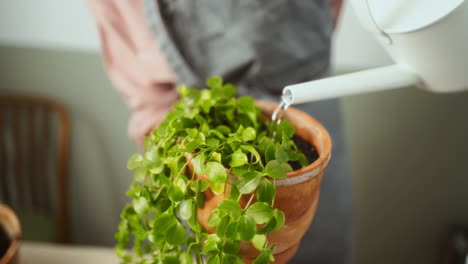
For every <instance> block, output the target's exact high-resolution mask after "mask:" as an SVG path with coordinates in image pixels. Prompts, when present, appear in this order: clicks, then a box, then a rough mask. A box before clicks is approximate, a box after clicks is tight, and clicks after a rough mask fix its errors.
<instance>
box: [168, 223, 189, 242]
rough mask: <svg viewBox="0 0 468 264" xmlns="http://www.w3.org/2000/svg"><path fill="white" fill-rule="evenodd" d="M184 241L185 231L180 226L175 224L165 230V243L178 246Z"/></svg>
mask: <svg viewBox="0 0 468 264" xmlns="http://www.w3.org/2000/svg"><path fill="white" fill-rule="evenodd" d="M185 240H186V238H185V229H184V227H183V226H182V225H181V224H179V223H177V224H175V225H173V226H172V227H171V228H169V229H168V230H167V233H166V241H167V243H169V244H171V245H173V246H178V245H180V244H183V243H184V242H185Z"/></svg>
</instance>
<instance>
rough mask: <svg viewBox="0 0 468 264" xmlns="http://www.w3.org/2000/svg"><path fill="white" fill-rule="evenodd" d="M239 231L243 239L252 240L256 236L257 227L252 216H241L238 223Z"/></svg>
mask: <svg viewBox="0 0 468 264" xmlns="http://www.w3.org/2000/svg"><path fill="white" fill-rule="evenodd" d="M237 231H238V232H239V237H240V239H241V240H244V241H250V240H252V238H253V237H254V236H255V232H256V231H257V227H256V225H255V222H254V220H253V219H252V218H251V217H249V216H247V215H243V216H241V217H240V218H239V222H238V223H237Z"/></svg>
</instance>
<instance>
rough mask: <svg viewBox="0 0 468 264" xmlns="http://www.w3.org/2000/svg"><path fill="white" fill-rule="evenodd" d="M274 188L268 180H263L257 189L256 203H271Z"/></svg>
mask: <svg viewBox="0 0 468 264" xmlns="http://www.w3.org/2000/svg"><path fill="white" fill-rule="evenodd" d="M275 193H276V192H275V186H274V185H273V183H271V182H270V181H269V180H266V179H265V180H264V181H262V182H261V183H260V185H259V186H258V188H257V201H259V202H265V203H268V204H269V203H271V202H272V201H273V198H274V197H275Z"/></svg>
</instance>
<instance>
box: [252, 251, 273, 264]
mask: <svg viewBox="0 0 468 264" xmlns="http://www.w3.org/2000/svg"><path fill="white" fill-rule="evenodd" d="M270 258H273V255H272V253H271V250H265V251H262V253H260V255H258V257H257V258H256V259H255V260H254V261H253V264H269V263H270Z"/></svg>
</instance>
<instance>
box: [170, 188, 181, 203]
mask: <svg viewBox="0 0 468 264" xmlns="http://www.w3.org/2000/svg"><path fill="white" fill-rule="evenodd" d="M168 194H169V199H171V201H173V202H180V201H182V199H184V192H183V191H182V189H180V187H179V186H176V185H172V186H171V187H169V190H168Z"/></svg>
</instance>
